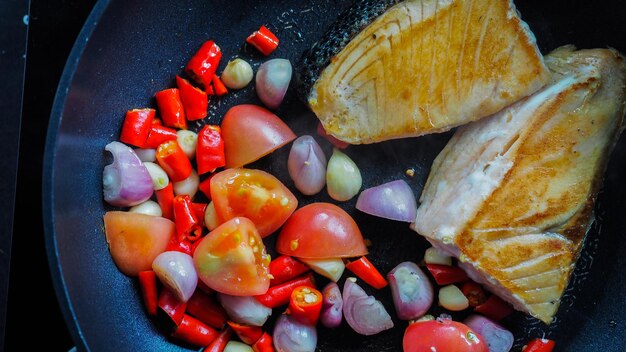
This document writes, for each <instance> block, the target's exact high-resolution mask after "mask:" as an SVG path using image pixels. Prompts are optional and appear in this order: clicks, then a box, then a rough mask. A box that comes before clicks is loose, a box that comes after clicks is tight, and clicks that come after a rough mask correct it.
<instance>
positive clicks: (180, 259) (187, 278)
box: [152, 251, 198, 302]
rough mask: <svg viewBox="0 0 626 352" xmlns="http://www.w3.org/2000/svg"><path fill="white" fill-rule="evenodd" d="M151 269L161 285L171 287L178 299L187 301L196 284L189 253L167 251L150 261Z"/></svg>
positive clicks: (194, 271)
mask: <svg viewBox="0 0 626 352" xmlns="http://www.w3.org/2000/svg"><path fill="white" fill-rule="evenodd" d="M152 270H154V272H155V273H156V275H157V277H158V278H159V280H161V282H162V283H163V285H165V286H167V287H168V288H169V289H171V290H172V291H173V292H174V293H175V294H176V296H177V297H178V299H179V300H181V301H182V302H187V301H188V300H189V298H191V295H193V293H194V291H195V290H196V286H197V285H198V274H197V273H196V268H195V266H194V264H193V258H191V256H190V255H189V254H186V253H182V252H178V251H168V252H163V253H161V254H159V255H158V256H157V257H156V258H155V259H154V261H153V262H152Z"/></svg>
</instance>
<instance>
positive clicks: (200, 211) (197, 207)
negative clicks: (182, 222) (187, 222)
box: [191, 203, 208, 225]
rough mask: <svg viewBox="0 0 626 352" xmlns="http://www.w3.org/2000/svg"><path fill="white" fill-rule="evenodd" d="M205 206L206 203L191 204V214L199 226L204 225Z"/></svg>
mask: <svg viewBox="0 0 626 352" xmlns="http://www.w3.org/2000/svg"><path fill="white" fill-rule="evenodd" d="M207 206H208V204H207V203H191V208H192V210H193V213H194V214H195V215H196V219H198V223H200V225H203V224H204V212H205V211H206V207H207Z"/></svg>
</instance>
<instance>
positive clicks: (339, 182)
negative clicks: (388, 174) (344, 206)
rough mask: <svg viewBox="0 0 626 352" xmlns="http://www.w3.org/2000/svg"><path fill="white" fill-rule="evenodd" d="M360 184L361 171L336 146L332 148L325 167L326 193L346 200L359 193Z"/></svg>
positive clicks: (340, 199)
mask: <svg viewBox="0 0 626 352" xmlns="http://www.w3.org/2000/svg"><path fill="white" fill-rule="evenodd" d="M362 184H363V179H362V178H361V172H360V171H359V168H358V167H357V166H356V164H355V163H354V161H352V159H350V157H348V156H347V155H346V154H344V153H342V152H340V151H339V150H338V149H337V148H335V149H333V154H332V155H331V157H330V160H328V166H327V168H326V188H327V189H328V195H330V197H331V198H332V199H334V200H337V201H340V202H342V201H347V200H350V199H352V197H354V196H355V195H357V193H359V190H360V189H361V185H362Z"/></svg>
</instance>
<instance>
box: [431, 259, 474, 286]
mask: <svg viewBox="0 0 626 352" xmlns="http://www.w3.org/2000/svg"><path fill="white" fill-rule="evenodd" d="M426 268H428V271H430V273H431V274H432V275H433V277H434V278H435V281H436V282H437V284H439V285H442V286H443V285H449V284H454V283H457V282H462V281H465V280H467V279H468V277H467V273H466V272H465V271H463V269H461V268H459V267H456V266H449V265H441V264H426Z"/></svg>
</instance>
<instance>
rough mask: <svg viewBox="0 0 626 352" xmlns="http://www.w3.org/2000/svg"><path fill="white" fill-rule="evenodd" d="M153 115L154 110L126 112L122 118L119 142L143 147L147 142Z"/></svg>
mask: <svg viewBox="0 0 626 352" xmlns="http://www.w3.org/2000/svg"><path fill="white" fill-rule="evenodd" d="M155 113H156V111H155V110H154V109H133V110H128V111H127V112H126V116H125V117H124V124H123V125H122V133H121V134H120V141H122V142H124V143H126V144H130V145H134V146H135V147H143V146H144V145H145V144H146V140H148V135H149V134H150V129H151V128H152V121H154V115H155Z"/></svg>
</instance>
